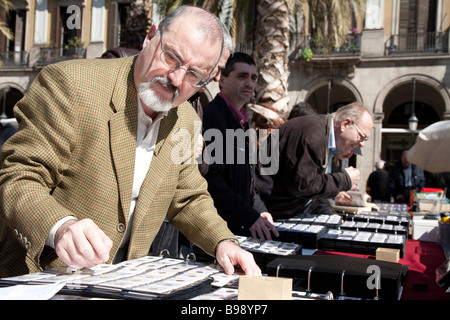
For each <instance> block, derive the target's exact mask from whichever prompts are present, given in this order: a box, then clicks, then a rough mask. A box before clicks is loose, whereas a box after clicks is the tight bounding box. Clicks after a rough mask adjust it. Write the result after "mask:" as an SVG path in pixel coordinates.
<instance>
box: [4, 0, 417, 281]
mask: <svg viewBox="0 0 450 320" xmlns="http://www.w3.org/2000/svg"><path fill="white" fill-rule="evenodd" d="M230 39H231V36H230V34H229V33H228V31H227V30H226V29H225V28H224V26H223V24H222V23H221V22H220V21H219V19H217V17H215V16H214V15H212V14H210V13H209V12H207V11H206V10H203V9H200V8H198V7H195V6H182V7H180V8H178V9H176V10H175V11H173V12H172V13H171V14H170V15H168V16H167V17H166V18H165V19H164V20H163V21H161V23H160V24H159V26H156V25H153V26H152V27H151V29H150V31H149V33H148V34H147V37H146V38H145V40H144V43H143V49H142V50H141V51H140V53H139V54H137V55H132V56H129V57H123V58H121V59H93V60H82V61H78V60H75V61H66V62H62V63H56V64H52V65H49V66H47V67H45V68H44V69H43V70H42V71H41V72H40V73H39V75H38V77H37V78H36V80H35V81H34V82H33V84H32V86H31V87H30V90H29V91H28V92H27V94H26V95H25V97H24V98H23V99H22V100H21V101H19V102H18V103H17V105H16V106H15V117H16V118H17V121H18V123H20V126H19V130H18V131H17V132H16V133H14V135H12V136H11V137H10V138H9V139H8V140H7V141H6V143H5V144H4V145H3V147H2V150H1V156H0V277H9V276H15V275H20V274H25V273H32V272H38V271H41V270H44V269H49V268H52V267H55V266H61V265H68V266H71V267H76V268H84V267H90V266H93V265H95V264H99V263H105V262H106V263H117V262H120V261H124V260H128V259H134V258H138V257H141V256H144V255H147V254H148V253H149V252H150V250H151V246H152V243H153V242H154V239H155V238H156V237H157V236H158V235H159V234H160V233H159V231H160V230H161V226H162V225H164V222H165V221H167V222H168V223H170V224H171V225H173V226H174V227H175V228H176V230H179V231H180V232H181V233H182V234H183V237H186V239H187V241H188V242H189V243H193V244H195V245H197V246H198V247H200V248H201V249H203V250H204V251H205V252H206V253H208V254H210V255H211V256H214V257H215V258H216V260H217V262H218V263H219V264H220V265H221V266H222V267H223V268H224V270H225V272H226V273H233V271H234V268H235V267H240V268H241V269H242V270H243V271H244V272H245V273H246V274H250V275H260V274H261V270H260V269H259V268H258V266H257V265H256V263H255V261H254V259H253V256H252V255H251V254H250V253H249V252H247V251H245V250H243V249H242V248H240V246H239V243H238V241H237V238H236V235H248V236H252V237H255V238H260V239H273V238H276V237H277V236H278V232H277V230H276V228H275V227H274V225H273V221H274V219H278V218H284V217H291V216H294V215H297V214H308V213H314V212H325V211H327V210H331V208H330V202H329V200H330V199H335V198H336V197H339V198H340V199H341V201H343V202H345V201H351V198H349V197H348V195H346V191H349V190H354V189H357V188H358V184H359V183H360V172H359V170H358V169H356V168H353V167H346V168H337V167H336V166H335V163H336V160H339V159H346V158H349V157H351V156H352V155H353V154H354V153H356V152H358V151H357V150H360V149H361V148H363V147H364V145H365V143H366V141H367V140H368V139H369V138H370V134H371V131H372V127H373V116H372V113H371V112H370V111H369V110H368V109H367V108H366V107H364V106H363V105H362V104H360V103H358V102H354V103H351V104H349V105H347V106H344V107H342V108H340V109H338V110H337V111H336V112H334V113H332V114H329V115H324V114H318V113H317V112H315V110H311V108H309V107H308V108H307V106H305V104H302V105H300V106H295V107H294V108H293V111H292V113H291V117H290V119H289V120H288V121H286V123H284V124H283V125H281V126H280V127H279V128H277V129H278V130H277V135H279V136H277V137H278V139H276V143H277V145H276V149H277V151H279V153H278V156H279V159H278V164H279V165H278V170H277V172H276V174H274V175H269V176H267V175H263V174H262V170H261V169H262V168H263V166H261V164H260V163H258V161H257V162H256V163H254V162H252V161H250V160H249V159H250V158H251V157H250V153H251V148H250V145H249V142H248V140H246V139H244V141H245V143H244V144H242V145H239V144H237V143H236V136H235V135H229V134H228V133H229V132H230V131H231V132H241V133H243V134H245V133H246V132H247V131H249V130H250V117H249V114H248V113H247V111H246V105H247V103H249V102H250V99H251V98H252V96H253V94H254V89H255V84H256V80H257V78H258V74H257V68H256V64H255V61H253V59H252V58H251V57H250V56H249V55H247V54H245V53H240V52H234V48H233V45H232V42H231V40H230ZM205 48H208V49H207V50H205ZM210 81H217V82H218V83H219V87H220V92H219V93H218V94H217V96H216V97H215V98H214V99H213V100H212V101H211V102H210V103H208V104H207V105H205V106H199V105H197V104H196V103H197V102H198V100H195V99H193V97H198V93H199V92H201V91H202V90H203V89H204V88H205V86H206V85H207V84H208V83H209V82H210ZM188 101H191V102H192V101H194V102H195V103H194V106H195V108H193V107H192V105H191V104H190V103H189V102H188ZM300 107H301V108H300ZM199 116H200V117H199ZM199 121H202V122H201V123H202V130H201V132H198V130H197V128H196V123H198V122H199ZM179 132H188V133H189V137H190V139H188V140H187V142H186V145H187V149H189V150H196V152H188V153H186V154H184V153H182V154H181V155H179V154H177V159H178V160H179V159H180V158H181V159H182V161H179V162H175V161H174V158H173V157H174V150H178V151H179V149H178V147H179V145H177V142H176V141H174V139H173V136H174V135H175V134H177V133H179ZM211 132H215V133H220V136H221V137H222V140H221V141H220V139H215V140H213V139H210V138H209V134H210V133H211ZM273 134H274V133H273ZM216 137H217V135H216ZM271 147H272V146H271ZM219 150H220V151H221V152H222V157H223V158H224V159H226V161H222V162H220V161H214V159H217V152H219ZM199 157H200V158H202V159H201V160H203V161H200V164H199V161H198V159H199ZM211 159H213V160H211ZM242 159H243V160H242ZM402 159H404V157H403V156H402ZM205 164H206V166H205ZM387 183H388V184H389V190H390V194H389V195H388V194H386V192H385V191H386V190H388V188H382V189H378V187H379V186H381V185H384V184H387ZM423 184H424V175H423V172H422V173H421V171H420V169H419V168H417V167H415V166H413V165H408V166H407V165H406V163H405V162H402V163H400V164H399V165H398V166H396V167H395V170H394V171H393V174H392V175H391V176H389V177H388V176H387V175H386V174H385V173H384V172H383V168H382V165H381V163H380V164H377V171H376V172H375V173H374V175H373V177H372V176H371V178H369V184H368V185H369V187H370V192H371V193H372V197H373V199H377V198H378V197H379V199H380V200H382V201H387V199H388V197H389V196H390V195H392V196H394V198H395V200H396V201H405V200H406V199H407V197H408V195H409V191H410V190H412V189H420V187H421V186H423Z"/></svg>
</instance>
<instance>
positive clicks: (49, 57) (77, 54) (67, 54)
mask: <svg viewBox="0 0 450 320" xmlns="http://www.w3.org/2000/svg"><path fill="white" fill-rule="evenodd" d="M40 50H41V54H40V58H39V60H38V61H37V64H38V65H47V64H51V63H55V62H59V61H63V60H71V59H84V58H85V57H86V49H85V48H82V47H70V48H68V49H64V48H49V47H44V48H40Z"/></svg>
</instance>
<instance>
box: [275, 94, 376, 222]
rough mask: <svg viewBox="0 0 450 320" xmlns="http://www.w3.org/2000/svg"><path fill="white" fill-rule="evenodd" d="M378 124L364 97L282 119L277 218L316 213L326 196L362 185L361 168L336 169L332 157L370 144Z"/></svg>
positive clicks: (276, 178) (277, 186)
mask: <svg viewBox="0 0 450 320" xmlns="http://www.w3.org/2000/svg"><path fill="white" fill-rule="evenodd" d="M372 127H373V116H372V114H371V112H370V111H369V110H368V109H367V108H365V107H364V106H363V105H361V104H360V103H358V102H354V103H351V104H349V105H346V106H344V107H342V108H340V109H338V110H337V111H336V112H335V113H333V114H330V115H325V114H312V115H305V116H301V117H297V118H294V119H292V120H289V121H287V122H286V123H284V124H283V125H281V126H280V128H279V134H280V144H279V150H280V164H279V170H278V172H277V173H276V174H275V175H274V176H273V177H272V178H273V189H272V192H271V195H270V197H269V198H268V199H267V201H266V206H267V208H268V209H269V211H270V213H271V214H272V215H273V216H274V218H275V219H279V218H289V217H292V216H294V215H297V214H309V213H312V212H313V211H314V210H315V207H316V205H317V204H318V203H319V202H320V200H323V199H333V198H334V197H335V196H336V195H337V194H338V193H339V192H340V191H348V190H351V189H356V188H357V184H358V182H359V179H360V172H359V170H358V169H356V168H353V167H347V168H345V169H343V170H339V171H337V172H332V162H333V161H332V159H333V157H334V156H336V155H338V154H340V155H349V154H350V153H352V152H353V150H354V149H356V148H358V147H361V148H362V147H364V145H365V142H366V141H367V140H368V139H369V136H370V132H371V130H372Z"/></svg>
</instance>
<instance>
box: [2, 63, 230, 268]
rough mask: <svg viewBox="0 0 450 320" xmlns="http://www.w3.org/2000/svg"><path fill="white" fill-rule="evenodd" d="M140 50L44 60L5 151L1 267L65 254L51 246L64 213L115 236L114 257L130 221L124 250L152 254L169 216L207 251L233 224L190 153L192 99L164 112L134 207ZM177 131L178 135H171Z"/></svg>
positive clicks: (40, 264)
mask: <svg viewBox="0 0 450 320" xmlns="http://www.w3.org/2000/svg"><path fill="white" fill-rule="evenodd" d="M135 58H136V57H130V58H122V59H112V60H109V59H108V60H103V59H94V60H83V61H76V62H74V61H68V62H62V63H57V64H54V65H50V66H48V67H46V68H44V69H43V70H42V71H41V72H40V73H39V75H38V77H37V78H36V80H35V81H34V82H33V84H32V86H31V87H30V90H29V92H28V93H27V94H26V95H25V97H24V98H23V99H22V100H21V101H19V102H18V103H17V105H16V106H15V109H14V111H15V117H16V119H17V121H18V123H19V131H18V132H17V133H16V134H15V135H14V136H13V137H12V138H10V139H9V140H8V141H7V143H6V144H5V145H4V147H3V150H2V154H1V156H0V165H1V167H0V206H1V207H0V277H5V276H12V275H17V274H25V273H31V272H37V271H40V270H43V269H47V268H50V267H54V266H57V265H60V264H62V261H60V260H59V259H57V257H56V254H55V252H54V250H52V249H50V248H49V247H48V246H45V239H46V238H47V236H48V234H49V232H50V230H51V228H52V227H53V226H54V225H55V223H56V222H57V221H59V220H60V219H61V218H63V217H65V216H69V215H71V216H75V217H76V218H78V219H84V218H90V219H92V220H93V221H94V222H95V223H97V224H98V225H99V226H100V228H101V229H102V230H103V231H104V232H105V233H106V234H107V235H108V236H109V237H110V238H111V239H112V240H113V243H114V245H113V248H112V250H111V254H110V262H111V259H113V258H114V256H115V254H116V252H117V250H118V248H119V245H120V243H121V241H122V239H123V236H124V231H125V228H124V227H126V228H131V230H132V231H131V232H132V233H131V238H130V243H129V248H128V259H133V258H138V257H141V256H143V255H146V254H148V252H149V248H150V245H151V243H152V241H153V239H154V237H155V235H156V233H157V232H158V230H159V228H160V225H161V223H162V221H163V220H164V217H166V215H167V217H168V219H169V221H170V222H171V223H173V224H174V225H175V227H177V228H178V229H179V230H180V231H181V232H183V233H184V234H185V235H186V236H187V237H188V238H189V239H190V240H191V241H193V242H194V243H196V244H197V245H198V246H200V247H201V248H203V249H204V250H205V251H206V252H208V253H209V254H213V253H214V249H215V246H216V245H217V243H218V242H219V241H220V240H222V239H224V238H232V237H233V234H232V233H231V232H230V231H229V230H228V228H227V227H226V223H225V222H224V221H223V220H222V219H221V218H220V217H219V216H218V214H217V211H216V209H215V208H214V205H213V201H212V199H211V197H210V196H209V194H208V192H207V184H206V182H205V180H204V179H203V178H202V177H201V175H200V173H199V171H198V166H197V164H196V163H195V162H194V161H193V159H192V156H191V155H190V153H189V154H188V153H186V155H185V157H186V158H185V159H184V162H183V163H181V164H180V163H179V161H177V162H174V161H173V160H172V158H173V152H174V150H182V148H180V146H179V143H180V142H179V139H176V137H177V133H178V132H181V131H183V132H188V133H190V136H191V137H192V139H190V140H189V142H188V143H189V144H190V148H192V146H193V144H194V141H197V139H196V138H195V139H194V122H195V121H198V120H199V119H198V116H197V115H196V113H195V111H194V110H193V108H192V107H191V106H190V105H189V104H187V103H186V104H183V105H181V106H179V107H177V108H173V109H172V110H171V111H170V112H169V114H168V115H167V116H166V117H165V118H164V119H163V120H162V122H161V126H160V131H159V135H158V139H157V143H156V148H155V152H154V156H153V159H152V163H151V165H150V169H149V171H148V172H142V174H144V175H146V177H145V180H144V182H143V184H142V187H141V191H140V194H139V198H138V201H137V203H136V208H135V216H134V220H133V224H132V225H131V226H129V225H128V216H129V209H130V202H131V191H132V184H133V174H134V162H135V150H136V131H137V109H138V106H137V93H136V89H135V85H134V82H133V66H134V61H135ZM174 137H175V138H174Z"/></svg>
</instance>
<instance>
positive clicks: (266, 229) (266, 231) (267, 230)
mask: <svg viewBox="0 0 450 320" xmlns="http://www.w3.org/2000/svg"><path fill="white" fill-rule="evenodd" d="M262 231H263V232H264V235H265V237H266V240H272V234H271V233H270V227H269V226H268V225H264V226H263V229H262Z"/></svg>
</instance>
